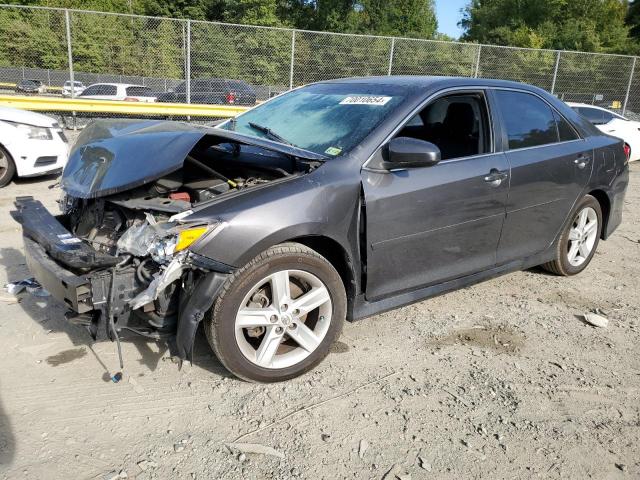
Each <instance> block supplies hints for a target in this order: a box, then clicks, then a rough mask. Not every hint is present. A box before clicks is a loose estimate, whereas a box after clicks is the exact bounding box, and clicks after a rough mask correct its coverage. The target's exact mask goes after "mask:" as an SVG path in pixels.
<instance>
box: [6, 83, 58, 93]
mask: <svg viewBox="0 0 640 480" xmlns="http://www.w3.org/2000/svg"><path fill="white" fill-rule="evenodd" d="M16 85H17V84H15V83H7V82H0V88H5V89H6V88H16ZM45 88H46V89H47V92H52V91H54V92H61V91H62V87H52V86H50V85H45Z"/></svg>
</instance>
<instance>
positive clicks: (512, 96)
mask: <svg viewBox="0 0 640 480" xmlns="http://www.w3.org/2000/svg"><path fill="white" fill-rule="evenodd" d="M496 98H497V101H498V108H499V109H500V112H501V113H502V119H503V121H504V126H505V129H506V132H507V137H508V142H509V149H510V150H514V149H518V148H528V147H537V146H540V145H548V144H550V143H556V142H558V140H559V138H558V129H557V126H556V119H555V117H554V113H553V111H552V110H551V107H549V106H548V105H547V104H546V103H545V102H543V101H542V100H541V99H539V98H538V97H536V96H535V95H531V94H529V93H524V92H512V91H508V90H497V91H496Z"/></svg>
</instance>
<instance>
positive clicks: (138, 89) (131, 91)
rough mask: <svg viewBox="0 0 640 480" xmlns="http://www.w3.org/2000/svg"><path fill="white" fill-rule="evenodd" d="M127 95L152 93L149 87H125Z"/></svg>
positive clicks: (136, 95) (150, 94) (134, 95)
mask: <svg viewBox="0 0 640 480" xmlns="http://www.w3.org/2000/svg"><path fill="white" fill-rule="evenodd" d="M127 96H128V97H152V96H153V94H152V92H151V89H150V88H149V87H127Z"/></svg>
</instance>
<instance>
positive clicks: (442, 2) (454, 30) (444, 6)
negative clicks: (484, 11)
mask: <svg viewBox="0 0 640 480" xmlns="http://www.w3.org/2000/svg"><path fill="white" fill-rule="evenodd" d="M468 3H469V0H436V15H437V16H438V31H439V32H441V33H446V34H447V35H449V36H451V37H453V38H458V37H459V36H460V35H462V30H460V29H459V28H458V25H457V23H458V22H459V21H460V19H461V18H462V14H461V13H460V9H461V8H464V7H465V6H466V5H467V4H468Z"/></svg>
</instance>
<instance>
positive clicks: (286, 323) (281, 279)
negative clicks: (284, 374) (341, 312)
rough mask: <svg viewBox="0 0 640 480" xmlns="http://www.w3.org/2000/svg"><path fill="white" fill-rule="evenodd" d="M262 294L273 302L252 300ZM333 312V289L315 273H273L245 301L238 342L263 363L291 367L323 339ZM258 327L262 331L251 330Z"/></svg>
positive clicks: (245, 352)
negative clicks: (256, 333) (257, 333)
mask: <svg viewBox="0 0 640 480" xmlns="http://www.w3.org/2000/svg"><path fill="white" fill-rule="evenodd" d="M263 292H264V293H263ZM257 294H258V295H260V296H261V295H263V294H264V295H265V296H266V298H267V302H266V303H264V304H263V303H256V302H255V301H252V299H255V298H257V297H256V295H257ZM332 312H333V305H332V302H331V296H330V294H329V290H328V289H327V287H326V286H325V285H324V283H323V282H322V281H321V280H320V279H319V278H318V277H316V276H315V275H313V274H312V273H310V272H306V271H303V270H284V271H280V272H276V273H273V274H271V275H269V276H268V277H266V278H264V279H262V280H261V281H259V282H258V283H256V284H255V285H254V286H253V287H252V288H251V289H250V290H249V292H248V293H247V294H246V295H245V297H244V300H243V301H242V303H241V304H240V307H239V309H238V312H237V314H236V320H235V337H236V343H237V346H238V348H239V349H240V352H242V354H243V355H244V356H245V358H246V359H247V360H249V361H250V362H251V363H254V364H256V365H258V366H260V367H262V368H268V369H281V368H287V367H291V366H293V365H296V364H298V363H300V362H301V361H303V360H304V359H305V358H307V357H308V356H309V355H311V354H312V353H313V352H314V351H315V350H316V349H317V348H318V346H319V345H320V344H321V342H322V340H323V339H324V337H325V336H326V334H327V331H328V330H329V326H330V324H331V315H332ZM256 328H260V330H258V331H259V332H260V334H259V335H257V336H256V335H255V334H251V333H250V332H254V333H255V332H256ZM262 329H263V330H262Z"/></svg>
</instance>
